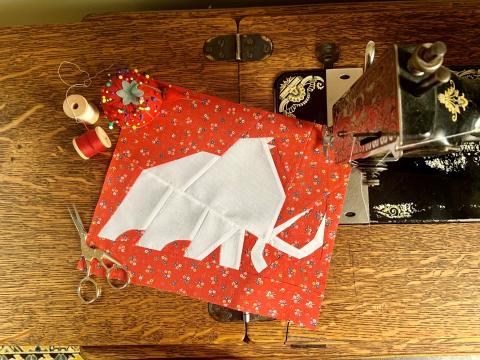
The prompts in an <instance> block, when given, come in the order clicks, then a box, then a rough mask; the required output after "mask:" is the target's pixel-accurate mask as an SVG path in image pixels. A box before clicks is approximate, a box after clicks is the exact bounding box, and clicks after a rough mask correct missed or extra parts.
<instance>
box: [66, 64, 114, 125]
mask: <svg viewBox="0 0 480 360" xmlns="http://www.w3.org/2000/svg"><path fill="white" fill-rule="evenodd" d="M65 64H70V65H73V66H74V67H76V68H77V69H78V70H79V71H80V73H82V74H85V75H87V78H86V79H85V80H83V82H82V83H75V84H70V83H68V82H66V81H65V80H64V79H63V78H62V75H61V74H60V70H61V68H62V66H63V65H65ZM112 66H113V64H111V65H110V66H109V67H108V68H106V69H103V70H101V71H99V72H97V73H96V74H95V75H94V76H90V73H89V72H88V71H85V70H82V69H81V68H80V66H78V65H77V64H75V63H74V62H71V61H67V60H64V61H62V62H61V63H60V64H59V65H58V68H57V74H58V78H59V79H60V81H61V82H62V83H64V84H65V85H66V86H68V88H67V91H65V101H66V102H67V104H68V106H69V108H70V109H72V114H73V116H74V118H75V121H76V122H77V123H78V122H81V121H79V118H78V116H77V115H76V114H75V109H73V107H72V104H71V103H70V101H69V100H68V93H69V92H70V90H71V89H74V88H76V87H83V88H88V87H89V86H90V85H92V79H95V78H96V77H97V76H98V75H100V74H101V73H103V72H105V71H107V70H109V69H110V68H111V67H112Z"/></svg>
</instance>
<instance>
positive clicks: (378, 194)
mask: <svg viewBox="0 0 480 360" xmlns="http://www.w3.org/2000/svg"><path fill="white" fill-rule="evenodd" d="M320 55H321V57H322V59H321V60H323V61H322V62H324V64H325V65H326V66H325V67H326V68H327V69H326V70H325V69H321V70H312V71H301V72H289V73H286V74H282V75H281V76H280V77H279V79H278V80H277V83H276V92H275V96H276V110H277V111H279V112H283V113H285V114H287V115H290V116H298V117H300V116H303V117H306V118H308V117H309V116H310V115H311V118H310V119H309V120H312V121H316V119H317V118H318V117H322V116H324V115H325V114H327V118H328V126H327V127H326V129H327V130H326V132H325V135H324V148H325V149H326V148H328V147H332V148H333V151H334V153H335V156H336V161H337V162H350V163H351V164H352V165H353V171H352V175H351V178H350V184H349V188H348V191H347V196H346V202H345V206H344V212H343V218H342V222H343V223H350V224H351V223H368V222H370V221H372V222H434V221H461V220H472V219H480V211H479V210H480V188H479V185H475V183H476V182H477V183H478V181H476V179H478V178H479V177H480V146H479V142H480V109H479V107H480V80H479V79H480V69H476V68H469V69H454V68H452V69H449V68H447V67H445V66H444V65H443V62H444V57H445V56H447V46H446V45H445V43H443V42H441V41H438V42H434V43H424V44H418V45H398V44H394V45H391V46H390V47H389V48H388V49H387V50H386V51H385V52H384V53H383V55H382V56H381V57H379V58H375V45H374V43H373V42H370V43H369V44H368V45H367V48H366V53H365V66H364V69H363V71H362V69H359V68H347V69H338V68H332V65H333V62H334V61H335V59H337V58H338V49H336V47H335V46H334V45H332V44H327V45H325V46H323V47H322V48H321V49H320ZM328 67H330V68H328ZM315 91H317V93H315ZM307 93H308V94H309V97H306V96H305V95H306V94H307ZM309 98H312V99H315V100H314V101H313V100H312V102H313V104H314V105H313V106H312V104H310V105H308V104H307V102H308V99H309ZM305 99H307V101H305ZM305 105H307V107H308V106H310V110H307V111H306V110H305V109H306V108H305ZM448 184H451V185H448ZM449 186H451V187H456V186H461V187H462V188H463V189H464V191H466V193H467V194H466V195H465V196H461V195H458V194H457V193H452V192H450V191H449ZM382 202H383V203H382ZM372 203H373V206H372ZM372 215H373V216H372ZM382 216H383V218H382ZM209 312H210V314H211V315H212V316H213V317H214V318H215V319H217V320H219V321H242V320H243V321H244V322H245V328H246V329H247V324H248V321H249V320H250V319H251V318H252V317H253V315H250V314H246V315H245V314H242V313H240V312H236V311H234V310H229V309H225V308H221V307H217V306H215V305H212V304H210V305H209ZM256 319H257V320H266V319H265V318H261V317H256ZM246 339H247V340H248V335H247V334H246Z"/></svg>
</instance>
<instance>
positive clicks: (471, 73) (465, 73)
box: [455, 69, 480, 80]
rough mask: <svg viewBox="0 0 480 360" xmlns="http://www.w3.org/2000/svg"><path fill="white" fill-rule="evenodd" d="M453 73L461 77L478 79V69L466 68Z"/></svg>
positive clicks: (479, 74) (479, 72)
mask: <svg viewBox="0 0 480 360" xmlns="http://www.w3.org/2000/svg"><path fill="white" fill-rule="evenodd" d="M455 73H456V74H457V76H458V77H459V78H462V79H471V80H480V69H467V70H462V71H456V72H455Z"/></svg>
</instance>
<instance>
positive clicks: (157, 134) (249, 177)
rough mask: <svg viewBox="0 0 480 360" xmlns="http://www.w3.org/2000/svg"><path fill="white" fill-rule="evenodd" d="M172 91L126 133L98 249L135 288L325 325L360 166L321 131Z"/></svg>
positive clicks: (112, 171) (94, 228) (93, 239)
mask: <svg viewBox="0 0 480 360" xmlns="http://www.w3.org/2000/svg"><path fill="white" fill-rule="evenodd" d="M161 86H164V87H165V88H167V87H168V90H167V96H165V100H164V101H163V103H161V105H160V107H159V109H158V114H157V116H156V117H154V118H153V119H152V120H151V121H150V122H149V123H147V124H146V125H145V126H142V127H138V128H132V127H124V128H122V130H121V132H120V135H119V137H118V142H117V145H116V148H115V152H114V154H113V158H112V160H111V163H110V166H109V169H108V172H107V175H106V178H105V182H104V185H103V189H102V192H101V195H100V199H99V201H98V204H97V207H96V209H95V213H94V216H93V220H92V224H91V226H90V229H89V234H88V242H89V244H90V245H94V246H97V247H99V248H101V249H104V250H107V251H108V252H109V253H110V254H111V255H112V256H113V257H114V258H116V259H117V260H119V261H120V262H121V263H123V264H125V265H126V266H127V267H128V269H129V271H130V272H131V274H132V283H133V284H135V285H143V286H149V287H154V288H158V289H161V290H166V291H171V292H176V293H179V294H182V295H186V296H190V297H193V298H198V299H202V300H205V301H208V302H212V303H216V304H219V305H223V306H226V307H230V308H233V309H237V310H240V311H248V312H251V313H256V314H260V315H264V316H269V317H274V318H277V319H283V320H292V321H294V322H295V323H297V324H300V325H304V326H307V327H315V326H316V324H317V318H318V315H319V311H320V305H321V302H322V300H323V294H324V290H325V286H326V279H327V272H328V268H329V265H330V261H331V259H332V253H333V245H334V240H335V236H336V232H337V226H338V222H339V218H340V213H341V210H342V206H343V201H344V193H345V189H346V184H347V181H348V176H349V172H350V170H349V167H348V165H344V164H342V165H339V164H335V161H334V159H333V152H332V151H331V150H330V149H329V150H328V152H327V153H326V154H324V149H323V143H322V130H323V128H322V126H321V125H315V124H313V123H310V122H302V121H300V120H298V119H294V118H288V117H285V116H283V115H279V114H274V113H270V112H267V111H264V110H259V109H255V108H249V107H246V106H243V105H240V104H237V103H232V102H229V101H226V100H222V99H219V98H215V97H212V96H208V95H204V94H200V93H195V92H192V91H190V90H186V89H182V88H180V87H176V86H172V85H166V84H163V85H161ZM81 266H82V262H80V267H81ZM94 271H95V273H96V274H97V275H103V274H102V269H101V268H98V267H95V270H94Z"/></svg>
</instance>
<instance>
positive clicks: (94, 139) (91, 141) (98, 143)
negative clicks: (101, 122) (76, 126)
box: [72, 126, 112, 160]
mask: <svg viewBox="0 0 480 360" xmlns="http://www.w3.org/2000/svg"><path fill="white" fill-rule="evenodd" d="M72 143H73V147H74V149H75V151H76V152H77V153H78V155H80V157H81V158H82V159H84V160H88V159H90V158H91V157H92V156H94V155H96V154H98V153H101V152H102V151H105V150H106V149H108V148H110V147H111V146H112V142H111V141H110V138H109V137H108V135H107V133H106V132H105V130H103V129H102V128H101V127H100V126H96V127H95V128H94V129H91V130H88V131H87V132H85V133H84V134H82V135H80V136H78V137H76V138H74V139H73V140H72Z"/></svg>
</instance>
